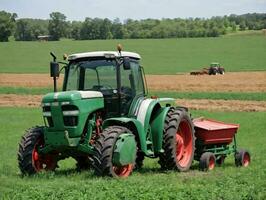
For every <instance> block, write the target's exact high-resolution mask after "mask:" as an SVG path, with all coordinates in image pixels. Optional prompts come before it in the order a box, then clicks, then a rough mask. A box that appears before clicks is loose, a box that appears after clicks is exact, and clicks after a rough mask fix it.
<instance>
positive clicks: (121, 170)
mask: <svg viewBox="0 0 266 200" xmlns="http://www.w3.org/2000/svg"><path fill="white" fill-rule="evenodd" d="M132 170H133V164H128V165H124V166H113V171H114V173H115V174H116V175H117V176H119V177H128V176H129V175H130V173H131V171H132Z"/></svg>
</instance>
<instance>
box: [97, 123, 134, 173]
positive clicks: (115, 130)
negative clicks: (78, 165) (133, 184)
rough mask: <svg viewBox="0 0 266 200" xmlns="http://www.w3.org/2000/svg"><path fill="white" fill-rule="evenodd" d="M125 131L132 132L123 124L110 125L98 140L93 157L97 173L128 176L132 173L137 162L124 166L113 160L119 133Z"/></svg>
mask: <svg viewBox="0 0 266 200" xmlns="http://www.w3.org/2000/svg"><path fill="white" fill-rule="evenodd" d="M123 133H131V131H130V130H128V129H127V128H125V127H122V126H110V127H108V128H106V129H105V130H104V131H103V132H102V134H101V135H100V137H99V138H98V139H97V140H96V145H95V155H94V157H93V159H94V168H95V172H96V174H97V175H100V176H111V177H128V176H129V175H130V174H131V173H132V171H133V169H134V165H135V162H134V163H130V164H127V165H124V166H116V165H115V164H113V161H112V160H113V152H114V149H115V146H116V141H117V139H118V137H119V135H121V134H123ZM135 158H136V155H135Z"/></svg>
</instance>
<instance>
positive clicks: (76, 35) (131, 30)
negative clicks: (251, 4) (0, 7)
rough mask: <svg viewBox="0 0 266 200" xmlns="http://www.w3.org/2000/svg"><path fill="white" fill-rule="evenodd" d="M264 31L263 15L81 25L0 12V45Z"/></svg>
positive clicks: (57, 17) (96, 20)
mask: <svg viewBox="0 0 266 200" xmlns="http://www.w3.org/2000/svg"><path fill="white" fill-rule="evenodd" d="M265 28H266V13H261V14H259V13H252V14H244V15H233V14H232V15H229V16H223V17H212V18H208V19H205V18H188V19H181V18H175V19H165V18H163V19H161V20H159V19H143V20H133V19H127V20H125V21H124V22H123V23H122V22H121V21H120V20H119V19H115V20H109V19H107V18H105V19H100V18H89V17H87V18H85V20H84V21H68V20H67V17H66V16H65V15H64V14H62V13H60V12H53V13H51V14H50V19H48V20H43V19H26V18H23V19H17V14H16V13H8V12H5V11H0V41H8V38H9V36H11V35H13V36H14V38H15V40H17V41H33V40H37V39H38V36H40V35H49V39H50V40H59V39H60V38H62V37H64V38H72V39H75V40H96V39H102V40H105V39H144V38H185V37H218V36H220V35H224V34H226V33H228V32H234V31H237V30H240V31H243V30H260V29H265Z"/></svg>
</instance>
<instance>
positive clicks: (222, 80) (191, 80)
mask: <svg viewBox="0 0 266 200" xmlns="http://www.w3.org/2000/svg"><path fill="white" fill-rule="evenodd" d="M146 79H147V83H148V87H149V89H150V90H161V91H168V90H172V91H173V90H174V91H190V92H191V91H203V92H204V91H205V92H217V91H220V92H230V91H234V92H266V72H231V73H226V74H225V75H217V76H209V75H199V76H192V75H188V74H184V75H147V76H146ZM62 80H63V76H61V77H60V78H59V84H62ZM52 84H53V82H52V79H51V78H50V77H49V75H48V74H0V86H12V87H13V86H16V87H50V86H52Z"/></svg>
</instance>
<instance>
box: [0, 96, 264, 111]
mask: <svg viewBox="0 0 266 200" xmlns="http://www.w3.org/2000/svg"><path fill="white" fill-rule="evenodd" d="M41 99H42V95H15V94H0V107H1V106H8V107H39V106H40V102H41ZM176 104H177V105H182V106H185V107H188V108H189V109H193V110H209V111H216V110H217V111H249V112H254V111H266V102H265V101H239V100H209V99H177V100H176Z"/></svg>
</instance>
